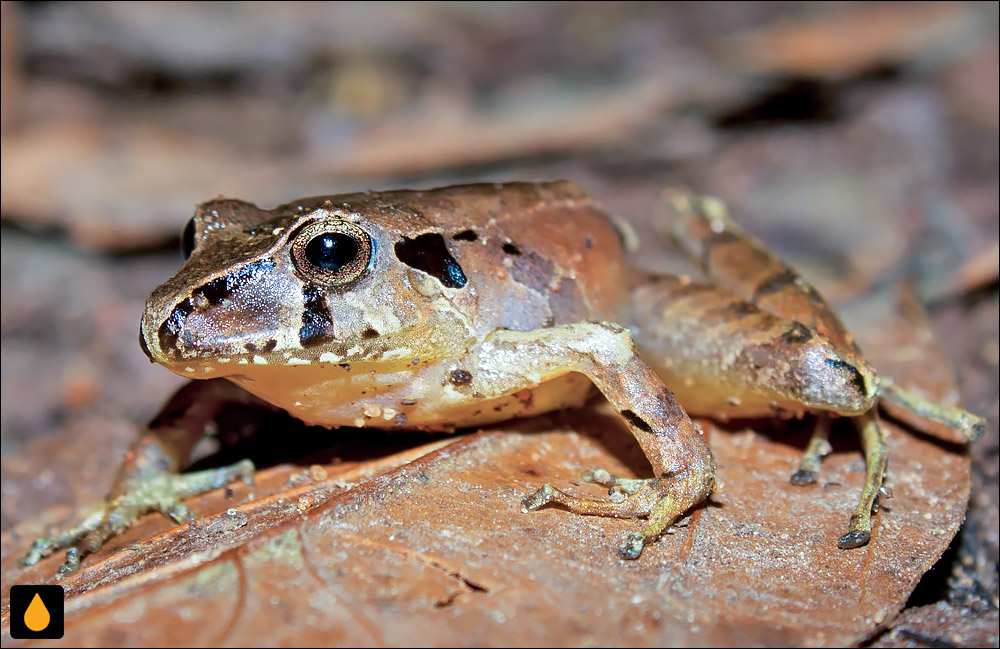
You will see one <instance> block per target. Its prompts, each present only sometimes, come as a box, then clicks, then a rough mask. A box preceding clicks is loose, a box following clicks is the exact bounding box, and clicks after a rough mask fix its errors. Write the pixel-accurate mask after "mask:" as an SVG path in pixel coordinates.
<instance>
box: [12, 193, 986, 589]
mask: <svg viewBox="0 0 1000 649" xmlns="http://www.w3.org/2000/svg"><path fill="white" fill-rule="evenodd" d="M664 206H665V210H664V212H663V214H661V215H660V216H659V217H658V221H657V222H658V224H659V226H660V228H661V230H663V231H665V232H666V231H669V234H670V235H671V236H673V237H674V238H675V239H677V240H678V241H679V242H680V243H681V246H682V248H684V249H686V250H687V251H688V252H689V253H690V254H692V255H693V256H694V257H695V258H696V259H697V260H698V261H699V262H700V263H701V264H702V267H703V270H704V271H705V272H706V275H707V276H708V277H709V279H710V280H711V281H712V283H713V285H708V284H698V283H696V282H693V281H691V280H689V279H687V278H677V277H650V276H648V275H645V274H642V273H639V272H636V271H634V270H632V269H631V268H630V267H629V265H628V263H627V258H628V256H629V254H630V252H631V250H630V249H629V246H628V241H629V237H627V236H625V234H626V233H625V231H624V230H623V229H622V228H621V227H618V226H616V225H615V224H614V222H612V221H611V220H609V219H608V217H607V216H606V215H605V214H604V213H603V211H602V210H601V208H600V207H599V205H598V204H597V203H596V202H595V201H594V200H593V199H591V198H590V197H588V196H587V195H586V194H585V193H584V192H583V191H582V190H581V189H579V188H578V187H577V186H576V185H574V184H572V183H569V182H552V183H539V184H530V183H510V184H502V185H487V184H482V185H466V186H457V187H447V188H442V189H435V190H429V191H394V192H378V193H358V194H343V195H337V196H325V197H316V198H307V199H302V200H297V201H293V202H291V203H288V204H286V205H282V206H280V207H277V208H275V209H273V210H262V209H260V208H258V207H256V206H255V205H252V204H249V203H246V202H243V201H239V200H230V199H217V200H213V201H209V202H207V203H204V204H203V205H201V206H200V207H199V208H198V210H197V212H196V214H195V216H194V217H193V218H192V220H191V221H190V223H189V224H188V226H187V228H186V229H185V233H184V237H183V238H184V243H185V249H186V254H187V255H188V259H187V261H186V262H185V263H184V265H183V266H182V267H181V268H180V270H179V271H178V272H177V274H176V275H175V276H174V277H173V278H171V279H170V280H169V281H167V282H166V283H165V284H163V285H162V286H160V287H159V288H157V289H156V290H155V291H153V293H152V294H151V295H150V296H149V299H148V301H147V303H146V309H145V312H144V314H143V318H142V325H141V334H140V343H141V345H142V348H143V350H144V351H145V353H146V354H147V355H148V356H149V358H150V359H151V360H153V361H155V362H157V363H160V364H162V365H164V366H166V367H167V368H168V369H170V370H171V371H173V372H176V373H177V374H180V375H181V376H186V377H190V378H193V379H201V380H200V381H196V382H193V383H192V384H191V385H190V386H189V387H187V388H185V389H182V390H181V391H180V392H179V393H178V394H177V395H176V396H175V397H174V398H173V400H172V401H171V402H170V403H169V404H168V405H167V407H166V408H165V409H164V411H163V413H161V415H160V416H159V417H158V418H157V419H156V420H154V421H153V422H152V423H151V424H150V425H149V427H148V428H147V430H146V431H145V432H144V434H143V435H142V436H141V437H140V438H139V439H138V440H137V442H136V443H135V445H134V446H133V448H132V450H131V452H130V453H129V455H128V456H127V458H126V460H125V464H124V466H123V468H122V473H121V475H120V477H119V480H118V482H117V484H116V486H115V488H114V490H113V491H112V493H111V494H110V495H109V497H108V499H107V500H106V502H105V503H104V504H103V505H102V506H101V507H100V508H98V510H96V511H95V512H94V514H93V515H91V516H89V517H88V518H87V519H86V520H85V521H84V522H83V523H81V524H80V525H79V526H77V527H75V528H73V529H70V530H67V531H65V532H63V533H60V534H57V535H55V536H53V537H51V538H45V539H39V540H38V541H36V543H35V545H34V546H33V547H32V549H31V551H30V552H29V553H28V554H27V555H26V557H25V558H24V563H26V564H31V563H35V562H37V561H38V560H39V559H41V558H42V557H44V556H47V555H49V554H51V553H53V552H54V551H56V550H58V549H60V548H64V547H68V548H69V549H68V551H67V558H66V563H65V564H64V565H63V568H62V569H61V574H62V575H65V574H68V573H70V572H72V571H73V570H75V569H76V567H77V566H78V565H79V562H80V559H81V557H82V556H83V555H84V554H86V553H88V552H92V551H94V550H95V549H97V548H99V547H100V546H101V544H102V543H103V542H104V541H105V540H107V539H108V538H109V537H110V536H111V535H113V534H115V533H117V532H119V531H121V530H123V529H125V528H126V527H127V526H128V525H130V524H131V523H132V522H133V521H135V520H136V519H137V518H138V517H139V516H140V515H141V514H143V513H144V512H147V511H150V510H158V511H161V512H163V513H165V514H167V515H169V516H170V517H172V518H173V519H174V520H175V521H178V522H182V521H186V520H189V519H190V518H191V513H190V512H189V511H188V510H187V508H186V507H185V506H184V505H183V504H182V500H183V499H184V498H186V497H189V496H191V495H194V494H198V493H201V492H203V491H206V490H208V489H210V488H213V487H218V486H222V485H224V484H226V483H227V482H229V481H231V480H233V479H234V478H237V477H242V478H243V479H244V480H245V481H247V482H248V483H249V482H250V481H251V479H252V473H253V466H252V464H250V463H249V462H248V461H244V462H240V463H238V464H236V465H233V466H230V467H224V468H221V469H214V470H208V471H201V472H196V473H190V474H183V475H182V474H179V473H178V471H180V470H182V469H183V468H184V467H185V466H186V465H187V464H188V457H189V455H190V452H191V450H192V448H193V447H194V445H195V443H196V442H197V441H198V440H199V439H200V438H201V437H202V436H203V434H204V431H205V430H206V428H208V427H209V425H210V424H211V423H212V422H213V419H214V418H215V417H216V416H217V415H218V413H219V412H220V410H221V408H222V406H223V405H224V404H230V403H232V402H239V403H259V402H265V403H267V404H270V405H272V406H275V407H278V408H281V409H283V410H285V411H287V412H289V413H291V414H292V415H294V416H295V417H298V418H299V419H302V420H303V421H305V422H306V423H309V424H318V425H322V426H328V427H338V426H355V427H358V428H364V427H377V428H400V427H405V428H415V429H420V430H427V431H442V430H453V429H455V428H460V427H470V426H479V425H484V424H489V423H491V422H497V421H502V420H506V419H510V418H514V417H526V416H530V415H534V414H537V413H543V412H548V411H552V410H557V409H560V408H567V407H576V406H579V405H581V404H583V402H584V401H585V400H586V399H587V398H588V396H589V395H590V394H591V392H592V389H593V387H594V386H596V388H597V389H598V390H599V391H600V392H601V393H602V394H603V395H604V397H605V398H606V399H607V400H608V401H609V402H610V403H611V404H612V405H613V406H614V408H615V409H616V410H617V411H618V413H619V414H620V415H621V418H622V420H623V422H624V424H625V425H626V426H627V427H628V429H629V430H630V431H631V432H632V434H633V435H634V436H635V437H636V439H637V440H638V442H639V445H640V446H641V447H642V449H643V451H644V452H645V454H646V456H647V458H648V459H649V461H650V463H651V464H652V466H653V475H654V477H652V478H648V479H628V478H620V477H617V476H614V475H611V474H609V473H608V472H606V471H603V470H591V471H588V472H587V473H586V474H585V475H584V479H586V480H588V481H592V482H598V483H600V484H603V485H606V486H608V487H610V488H612V489H615V490H618V491H619V492H620V493H622V495H623V496H624V497H622V498H613V499H608V500H590V499H583V498H578V497H575V496H572V495H569V494H567V493H565V492H563V491H560V490H559V489H556V488H555V487H552V486H551V485H547V484H546V485H544V486H543V487H541V488H540V489H539V490H538V491H537V492H535V493H533V494H531V495H529V496H527V497H526V498H525V499H524V502H523V506H524V508H525V509H526V510H533V509H537V508H539V507H541V506H543V505H545V504H547V503H558V504H560V505H562V506H563V507H565V508H567V509H569V510H571V511H574V512H578V513H582V514H598V515H605V516H617V517H645V518H646V519H647V520H646V522H645V524H644V525H643V526H642V527H641V528H640V529H639V530H637V531H635V532H633V533H632V534H630V535H629V536H628V538H627V539H626V540H625V542H624V544H623V545H622V547H621V549H620V551H619V553H620V555H621V556H622V557H623V558H626V559H635V558H637V557H639V555H640V553H641V551H642V549H643V546H644V545H645V544H648V543H650V542H651V541H653V540H655V539H656V538H657V537H658V536H659V535H660V534H661V533H662V532H663V531H664V530H665V529H666V528H667V527H668V526H669V525H670V524H671V523H672V522H673V521H674V520H676V519H677V518H678V517H679V516H681V515H682V514H683V513H684V512H685V511H687V510H688V509H690V508H691V507H693V506H695V505H697V504H698V503H700V502H701V501H703V500H704V499H705V498H706V497H708V495H709V494H710V493H711V491H712V487H713V483H714V470H715V464H714V462H713V459H712V454H711V451H710V450H709V448H708V445H707V444H706V443H705V440H704V438H703V437H702V434H701V431H700V430H699V428H698V427H697V426H695V425H694V424H693V423H692V421H691V420H690V418H689V417H688V415H687V414H686V412H685V410H684V409H683V408H682V407H681V405H679V403H680V404H683V405H684V408H686V409H687V411H688V412H693V413H698V414H705V415H709V416H714V417H723V418H724V417H731V416H739V417H772V416H779V417H791V416H800V415H801V414H803V413H805V412H820V413H832V414H836V415H843V416H853V417H857V418H858V419H859V421H860V422H862V423H861V424H860V425H859V428H860V430H861V433H862V440H863V448H864V451H865V454H866V460H867V462H868V466H869V471H868V475H867V478H866V484H865V489H864V493H863V495H862V498H861V500H860V502H859V506H858V509H857V510H856V512H855V514H854V517H853V518H852V520H851V524H850V528H849V531H848V534H846V535H845V536H844V537H843V538H842V539H841V541H840V544H841V546H842V547H856V546H858V545H863V544H864V543H867V542H868V540H869V538H870V530H871V511H872V507H873V505H874V501H875V498H876V496H877V493H878V489H879V488H880V487H881V484H882V475H883V471H884V468H885V455H886V453H885V444H884V442H883V441H882V437H881V433H880V432H879V430H878V425H877V418H876V417H875V414H874V413H875V405H876V402H877V400H878V398H879V397H880V396H882V397H886V398H888V399H890V400H895V401H900V400H905V399H904V397H899V396H898V395H904V396H907V395H906V393H905V392H902V391H900V390H898V389H896V388H894V387H893V386H891V384H890V383H887V382H880V380H879V377H878V376H877V374H876V373H875V371H874V370H873V369H872V368H871V366H870V365H869V364H868V363H867V362H866V361H865V359H864V357H863V356H862V355H861V353H860V351H859V350H858V349H857V347H856V346H855V345H854V344H853V340H852V339H851V337H850V334H849V333H848V332H847V331H846V329H844V328H843V325H841V324H840V322H839V320H838V319H837V318H836V316H835V315H834V314H833V312H832V311H831V310H830V309H829V308H828V307H827V306H826V304H825V303H824V302H823V299H822V298H821V297H820V296H819V294H818V293H816V292H815V290H814V289H812V288H811V287H810V286H809V285H808V284H806V283H805V282H804V281H803V280H802V279H801V277H800V276H799V275H797V274H796V273H795V272H794V271H792V270H791V269H789V268H787V267H786V266H784V265H783V264H782V263H781V262H780V261H778V260H777V259H776V258H774V257H773V256H771V255H770V254H769V253H768V252H767V251H766V249H764V248H763V247H762V246H761V245H760V244H759V243H758V242H756V241H755V240H753V239H752V238H750V237H749V236H747V235H746V234H745V233H743V232H742V231H741V230H739V229H738V228H737V227H736V226H735V225H734V224H733V223H732V221H731V220H730V219H729V218H728V216H727V214H726V213H725V209H724V207H723V206H722V204H721V203H720V202H718V201H717V200H715V199H710V198H696V197H691V196H687V195H685V194H679V193H673V194H669V195H668V196H667V200H666V201H665V202H664ZM887 386H889V388H888V389H887ZM668 388H669V389H668ZM671 390H673V392H671ZM675 394H676V397H675ZM894 395H896V396H894ZM678 402H679V403H678ZM920 403H921V405H922V406H926V408H925V412H922V414H924V415H929V416H931V417H932V418H938V419H941V420H944V421H946V422H948V423H949V424H950V425H953V426H955V427H957V428H960V429H962V430H964V431H965V433H966V436H968V437H971V436H972V435H973V434H974V433H975V431H976V430H979V429H981V428H982V421H981V420H978V419H977V418H974V417H972V416H971V415H968V414H967V413H964V412H963V411H959V410H955V409H948V408H944V407H940V406H933V405H931V404H926V403H924V402H920ZM912 407H914V406H912V404H911V408H912ZM817 430H818V431H822V430H824V429H823V427H822V426H820V427H818V428H817ZM824 443H825V436H824V433H822V432H818V433H817V435H816V436H815V438H814V441H813V443H812V444H811V445H810V447H809V449H807V452H806V457H805V458H804V459H803V463H802V467H801V468H800V471H799V472H797V473H796V474H795V476H793V482H796V483H797V484H808V483H809V482H810V481H814V480H815V476H816V473H817V471H818V465H819V459H820V457H821V456H822V455H823V453H824V452H825V446H824Z"/></svg>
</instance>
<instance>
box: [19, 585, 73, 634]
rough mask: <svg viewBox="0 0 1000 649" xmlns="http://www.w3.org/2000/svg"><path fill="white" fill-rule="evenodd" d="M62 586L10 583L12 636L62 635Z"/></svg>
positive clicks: (63, 595) (63, 612) (63, 601)
mask: <svg viewBox="0 0 1000 649" xmlns="http://www.w3.org/2000/svg"><path fill="white" fill-rule="evenodd" d="M64 598H65V594H64V592H63V587H62V586H30V585H25V586H11V587H10V637H12V638H15V639H17V640H28V639H31V638H43V639H48V640H55V639H56V638H61V637H63V619H64V616H65V611H64V610H63V605H64V603H65V601H66V600H65V599H64Z"/></svg>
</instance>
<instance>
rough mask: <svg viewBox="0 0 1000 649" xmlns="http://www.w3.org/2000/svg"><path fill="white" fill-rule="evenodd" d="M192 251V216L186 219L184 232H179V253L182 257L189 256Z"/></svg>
mask: <svg viewBox="0 0 1000 649" xmlns="http://www.w3.org/2000/svg"><path fill="white" fill-rule="evenodd" d="M192 252H194V217H193V216H192V217H191V218H190V219H188V222H187V225H185V226H184V232H182V233H181V254H183V255H184V259H187V258H188V257H190V256H191V253H192Z"/></svg>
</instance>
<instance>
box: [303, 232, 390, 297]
mask: <svg viewBox="0 0 1000 649" xmlns="http://www.w3.org/2000/svg"><path fill="white" fill-rule="evenodd" d="M371 256H372V240H371V237H369V236H368V233H367V232H365V231H364V230H362V229H361V228H359V227H358V226H356V225H354V224H353V223H349V222H347V221H339V220H338V221H320V222H318V223H313V224H311V225H307V226H306V227H305V228H303V229H302V230H300V231H299V233H298V234H297V235H295V241H294V242H293V243H292V260H293V261H294V262H295V268H296V269H297V270H298V271H299V274H300V275H302V276H303V277H304V278H305V279H308V280H310V281H312V282H315V283H317V284H322V285H324V286H343V285H344V284H349V283H350V282H353V281H354V280H356V279H358V278H359V277H361V275H362V273H364V272H365V269H366V268H368V262H369V261H370V260H371Z"/></svg>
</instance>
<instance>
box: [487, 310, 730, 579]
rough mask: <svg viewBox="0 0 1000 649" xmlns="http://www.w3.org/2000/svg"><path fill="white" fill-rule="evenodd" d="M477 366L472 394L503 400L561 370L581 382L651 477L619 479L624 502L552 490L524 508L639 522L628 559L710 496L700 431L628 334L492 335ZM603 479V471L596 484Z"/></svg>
mask: <svg viewBox="0 0 1000 649" xmlns="http://www.w3.org/2000/svg"><path fill="white" fill-rule="evenodd" d="M478 365H479V367H480V368H481V369H482V370H485V371H486V372H487V373H490V379H489V381H488V382H484V385H481V386H477V385H475V383H476V380H475V379H474V381H473V386H472V389H474V390H477V391H478V392H479V393H480V394H486V393H487V391H493V392H496V393H497V394H511V393H513V392H516V391H517V390H520V389H523V388H524V387H529V386H530V385H532V384H537V383H539V382H541V381H545V380H550V379H553V378H556V377H558V376H561V375H563V374H566V373H568V372H579V373H581V374H584V375H585V376H587V377H588V378H589V379H590V380H591V381H592V382H593V383H594V384H595V385H596V386H597V388H598V389H599V390H600V391H601V392H602V393H603V394H604V396H605V397H606V398H607V399H608V401H610V402H611V404H612V406H614V408H615V409H616V410H617V411H618V413H619V414H620V416H621V418H622V420H623V421H624V423H625V424H626V426H627V427H628V429H629V431H630V432H631V433H632V434H633V435H634V436H635V438H636V440H637V441H638V442H639V446H640V447H641V448H642V450H643V452H644V453H645V455H646V457H647V459H649V461H650V464H652V466H653V470H654V474H655V477H654V478H651V479H647V480H623V481H622V482H621V485H622V487H623V490H624V491H625V492H626V493H627V494H628V495H627V496H626V497H625V498H624V499H619V500H617V501H615V500H593V499H585V498H578V497H576V496H572V495H570V494H568V493H566V492H564V491H561V490H559V489H557V488H555V487H553V486H552V485H549V484H546V485H543V486H542V487H541V488H540V489H538V490H537V491H535V492H534V493H533V494H530V495H528V496H526V497H525V498H524V500H523V501H522V506H523V508H524V509H525V510H536V509H539V508H541V507H543V506H544V505H546V504H549V503H556V504H559V505H562V506H563V507H565V508H566V509H569V510H570V511H572V512H575V513H578V514H589V515H598V516H613V517H620V518H633V517H641V516H646V517H648V520H647V522H646V524H645V525H644V526H643V527H642V528H641V530H639V531H636V532H633V533H631V534H630V535H629V536H628V538H627V539H626V541H625V543H624V545H623V546H622V547H621V548H620V550H619V555H620V556H621V557H623V558H625V559H636V558H638V557H639V555H640V554H641V552H642V549H643V547H644V546H645V545H647V544H649V543H651V542H652V541H653V540H655V539H656V538H658V537H659V536H660V535H661V534H662V533H663V532H664V531H665V530H666V529H667V528H668V527H669V526H670V524H671V523H672V522H674V521H675V520H676V519H677V518H678V517H679V516H680V515H681V514H683V513H684V512H685V511H687V510H688V509H690V508H691V507H694V506H695V505H697V504H698V503H700V502H701V501H703V500H704V499H705V498H707V497H708V495H709V494H710V493H711V491H712V486H713V484H714V481H715V461H714V460H713V458H712V453H711V451H710V450H709V448H708V444H707V443H706V442H705V439H704V438H703V436H702V434H701V431H700V430H698V429H697V427H695V425H694V423H693V422H692V421H691V419H690V418H689V417H688V416H687V414H686V413H685V412H684V410H683V409H681V407H680V406H679V405H678V404H677V401H676V400H675V399H674V396H673V394H672V393H671V392H670V390H668V389H667V388H666V387H665V386H664V385H663V382H662V381H661V380H660V378H659V377H658V376H657V375H656V373H655V372H654V371H653V370H652V369H651V368H650V367H649V365H647V364H646V363H645V362H644V361H643V360H642V359H641V358H640V357H639V355H638V354H637V353H636V351H635V349H634V347H633V343H632V337H631V335H630V334H629V333H628V332H627V331H625V330H624V329H622V328H621V327H618V326H617V325H613V324H609V323H593V322H584V323H575V324H567V325H559V326H556V327H551V328H547V329H539V330H534V331H525V332H519V331H506V330H502V331H496V332H494V333H493V334H492V335H491V336H490V337H489V338H487V340H486V341H485V342H484V344H483V346H482V348H481V349H480V350H479V358H478ZM605 474H606V475H607V476H610V474H607V472H604V474H600V477H601V478H604V477H605Z"/></svg>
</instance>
